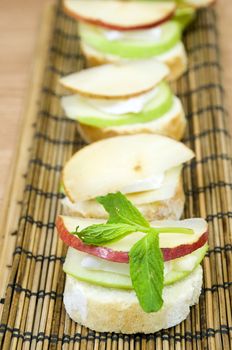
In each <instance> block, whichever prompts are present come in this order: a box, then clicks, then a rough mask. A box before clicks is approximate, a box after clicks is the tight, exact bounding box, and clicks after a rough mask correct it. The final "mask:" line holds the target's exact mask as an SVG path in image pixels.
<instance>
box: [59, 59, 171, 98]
mask: <svg viewBox="0 0 232 350" xmlns="http://www.w3.org/2000/svg"><path fill="white" fill-rule="evenodd" d="M168 74H169V69H168V68H167V66H166V65H165V64H163V63H161V62H157V61H156V60H154V59H149V60H142V61H141V60H139V61H133V62H126V63H120V64H106V65H102V66H99V67H93V68H88V69H84V70H82V71H80V72H78V73H74V74H70V75H68V76H66V77H64V78H61V79H60V83H61V84H62V85H63V86H64V87H65V88H67V89H69V90H70V91H74V92H77V93H79V94H81V95H84V96H89V97H94V98H101V99H102V98H104V99H107V98H109V99H119V98H122V99H123V98H128V97H131V96H138V95H141V94H143V93H145V92H147V91H149V90H151V89H153V88H154V87H155V86H156V85H157V84H158V83H160V82H161V81H162V80H163V79H164V78H165V77H166V76H167V75H168Z"/></svg>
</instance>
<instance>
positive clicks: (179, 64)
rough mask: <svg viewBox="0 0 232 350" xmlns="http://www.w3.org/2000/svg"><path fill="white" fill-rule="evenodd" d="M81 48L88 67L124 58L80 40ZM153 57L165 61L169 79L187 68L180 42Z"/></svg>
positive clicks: (177, 76)
mask: <svg viewBox="0 0 232 350" xmlns="http://www.w3.org/2000/svg"><path fill="white" fill-rule="evenodd" d="M81 49H82V52H83V54H84V56H85V58H86V60H87V65H88V66H89V67H93V66H99V65H102V64H105V63H113V62H120V61H124V59H122V58H120V57H119V56H114V55H111V54H104V53H102V52H100V51H97V50H96V49H94V48H92V47H91V46H89V45H87V44H85V43H84V42H83V41H81ZM154 58H156V59H157V60H158V61H160V62H163V63H165V64H166V65H167V66H168V67H169V69H170V73H169V75H168V80H169V81H173V80H176V79H178V78H179V77H180V76H181V75H182V74H183V73H184V72H185V71H186V69H187V54H186V51H185V48H184V45H183V44H182V43H181V42H179V43H178V44H176V45H175V46H174V47H173V48H172V49H170V50H169V51H167V52H166V53H164V54H162V55H158V56H155V57H154Z"/></svg>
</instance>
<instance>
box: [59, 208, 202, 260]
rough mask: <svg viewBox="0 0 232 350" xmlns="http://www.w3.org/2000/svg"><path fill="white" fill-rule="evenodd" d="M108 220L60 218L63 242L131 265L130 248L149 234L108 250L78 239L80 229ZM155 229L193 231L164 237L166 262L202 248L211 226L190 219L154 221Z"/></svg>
mask: <svg viewBox="0 0 232 350" xmlns="http://www.w3.org/2000/svg"><path fill="white" fill-rule="evenodd" d="M102 222H104V220H95V219H84V218H77V217H69V216H61V215H60V216H58V218H57V220H56V227H57V231H58V234H59V236H60V238H61V239H62V240H63V241H64V242H65V243H66V244H67V245H68V246H70V247H73V248H75V249H77V250H80V251H82V252H85V253H88V254H91V255H94V256H98V257H100V258H102V259H106V260H110V261H114V262H121V263H127V262H128V261H129V258H128V252H129V250H130V248H131V247H132V246H133V244H134V243H136V242H137V241H138V240H139V239H141V238H142V237H143V236H144V235H145V234H144V233H142V232H136V233H132V234H130V235H128V236H126V237H124V238H123V239H121V240H120V241H117V242H113V243H108V244H106V245H105V246H104V247H97V246H93V245H87V244H85V243H83V242H82V241H81V240H80V239H79V238H78V237H77V236H76V235H74V234H72V233H71V232H75V230H76V228H77V227H78V230H79V231H80V230H82V229H84V228H85V227H87V226H90V225H93V224H96V223H102ZM151 226H152V227H181V228H190V229H192V230H193V231H194V234H178V233H162V234H160V248H161V250H162V252H163V256H164V261H169V260H173V259H177V258H180V257H182V256H185V255H188V254H190V253H192V252H193V251H194V250H196V249H198V248H200V247H202V246H203V245H204V244H205V243H206V242H207V239H208V232H207V222H206V221H205V220H204V219H199V218H197V219H187V220H181V221H173V220H168V221H153V222H152V223H151Z"/></svg>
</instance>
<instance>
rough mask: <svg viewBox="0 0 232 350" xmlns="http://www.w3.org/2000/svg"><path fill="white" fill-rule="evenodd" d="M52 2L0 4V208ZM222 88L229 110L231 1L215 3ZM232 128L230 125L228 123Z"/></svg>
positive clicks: (27, 0) (32, 0) (5, 0)
mask: <svg viewBox="0 0 232 350" xmlns="http://www.w3.org/2000/svg"><path fill="white" fill-rule="evenodd" d="M51 2H53V1H52V0H40V1H36V0H17V1H15V2H14V6H13V5H12V1H9V0H2V1H1V3H0V33H1V35H0V47H1V55H0V76H1V79H0V120H1V129H0V169H1V171H0V208H1V205H2V201H3V197H4V191H5V187H6V182H7V179H8V174H9V169H10V163H11V161H12V158H13V153H14V150H15V147H16V141H17V137H18V133H19V125H20V119H21V114H22V112H21V111H22V109H23V106H24V103H25V96H26V92H27V89H28V85H29V80H30V79H31V65H32V62H33V59H34V48H35V42H36V38H37V34H38V27H39V23H40V20H41V13H42V9H43V6H44V5H45V4H47V3H51ZM217 12H218V21H219V32H220V46H221V54H222V65H223V67H224V86H225V89H226V95H227V106H228V110H229V111H231V110H232V92H231V86H232V68H231V62H232V41H231V21H232V2H231V0H220V1H218V3H217ZM230 124H232V123H230Z"/></svg>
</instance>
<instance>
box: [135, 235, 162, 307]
mask: <svg viewBox="0 0 232 350" xmlns="http://www.w3.org/2000/svg"><path fill="white" fill-rule="evenodd" d="M129 263H130V276H131V280H132V285H133V288H134V290H135V293H136V295H137V298H138V300H139V303H140V305H141V307H142V308H143V310H144V311H145V312H156V311H158V310H160V308H161V307H162V305H163V299H162V291H163V287H164V262H163V255H162V252H161V250H160V248H159V235H158V234H157V233H155V232H150V233H148V234H147V235H146V236H145V237H144V238H142V239H141V240H140V241H138V242H137V243H135V244H134V245H133V247H132V248H131V250H130V252H129Z"/></svg>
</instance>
